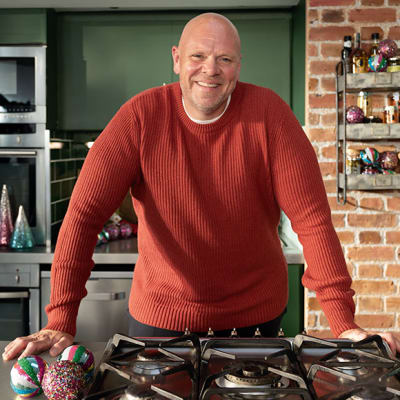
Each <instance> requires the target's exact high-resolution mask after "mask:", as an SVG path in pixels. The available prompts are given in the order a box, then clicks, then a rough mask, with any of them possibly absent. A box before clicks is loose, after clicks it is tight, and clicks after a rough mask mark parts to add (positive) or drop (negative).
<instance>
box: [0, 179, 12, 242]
mask: <svg viewBox="0 0 400 400" xmlns="http://www.w3.org/2000/svg"><path fill="white" fill-rule="evenodd" d="M12 232H13V223H12V218H11V206H10V198H9V197H8V190H7V186H6V185H3V188H2V190H1V200H0V246H8V245H9V244H10V238H11V234H12Z"/></svg>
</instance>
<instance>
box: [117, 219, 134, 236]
mask: <svg viewBox="0 0 400 400" xmlns="http://www.w3.org/2000/svg"><path fill="white" fill-rule="evenodd" d="M119 229H120V236H121V237H122V238H124V239H125V238H128V237H130V236H131V235H132V227H131V225H130V224H129V223H128V222H121V225H120V226H119Z"/></svg>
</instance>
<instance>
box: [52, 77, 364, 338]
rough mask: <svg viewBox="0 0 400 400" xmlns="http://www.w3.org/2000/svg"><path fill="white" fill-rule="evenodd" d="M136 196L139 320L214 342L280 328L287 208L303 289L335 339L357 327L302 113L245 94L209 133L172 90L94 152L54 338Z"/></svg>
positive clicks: (265, 92)
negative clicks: (245, 331)
mask: <svg viewBox="0 0 400 400" xmlns="http://www.w3.org/2000/svg"><path fill="white" fill-rule="evenodd" d="M129 188H130V190H131V194H132V198H133V205H134V208H135V211H136V213H137V216H138V220H139V230H138V249H139V259H138V262H137V264H136V266H135V269H134V274H133V283H132V290H131V294H130V300H129V309H130V312H131V314H132V316H133V317H134V318H136V319H137V320H138V321H140V322H142V323H145V324H148V325H152V326H156V327H160V328H164V329H172V330H184V329H185V328H186V327H187V328H189V329H190V330H191V331H205V330H207V329H208V327H210V326H211V327H212V328H213V329H215V330H220V329H229V328H233V327H236V328H239V327H243V326H249V325H256V324H258V323H262V322H265V321H269V320H271V319H273V318H275V317H277V316H278V315H279V314H280V313H282V311H283V310H284V308H285V306H286V303H287V298H288V276H287V264H286V261H285V257H284V255H283V252H282V249H281V246H280V242H279V237H278V235H277V226H278V223H279V217H280V209H283V210H284V212H285V213H286V214H287V216H288V217H289V218H290V220H291V222H292V226H293V229H294V230H295V231H296V232H297V233H298V235H299V239H300V241H301V243H302V245H303V248H304V256H305V259H306V261H307V264H308V268H307V269H306V272H305V274H304V276H303V280H302V281H303V284H304V285H305V286H307V287H308V288H310V289H312V290H314V291H316V293H317V296H318V299H319V301H320V303H321V306H322V308H323V310H324V312H325V314H326V316H327V318H328V320H329V323H330V326H331V329H332V331H333V333H334V334H336V335H337V334H339V333H341V332H342V331H343V330H346V329H352V328H356V327H357V325H356V324H355V323H354V302H353V300H352V296H353V294H354V292H353V291H352V290H351V289H350V284H351V279H350V277H349V275H348V272H347V268H346V264H345V260H344V257H343V253H342V249H341V246H340V243H339V241H338V238H337V235H336V233H335V231H334V228H333V226H332V222H331V214H330V209H329V206H328V202H327V198H326V194H325V189H324V185H323V182H322V179H321V174H320V170H319V166H318V163H317V159H316V157H315V154H314V150H313V148H312V146H311V144H310V142H309V141H308V139H307V138H306V136H305V134H304V132H303V130H302V128H301V126H300V125H299V123H298V122H297V120H296V118H295V117H294V115H293V113H292V112H291V110H290V108H289V107H288V106H287V105H286V104H285V103H284V102H283V101H282V100H281V99H280V98H279V96H277V95H276V94H275V93H273V92H272V91H271V90H269V89H265V88H260V87H257V86H254V85H250V84H245V83H238V84H237V86H236V89H235V90H234V92H233V93H232V97H231V103H230V105H229V107H228V108H227V110H226V112H225V113H224V114H223V116H222V117H221V118H220V119H219V120H217V121H216V122H214V123H211V124H205V125H203V124H197V123H195V122H193V121H191V120H190V119H189V118H188V116H187V115H186V113H185V111H184V109H183V106H182V94H181V90H180V86H179V84H178V83H174V84H170V85H166V86H163V87H158V88H154V89H150V90H147V91H145V92H143V93H141V94H139V95H137V96H135V97H133V98H132V99H130V100H129V101H128V102H126V103H125V104H124V105H123V106H122V107H121V109H120V110H119V111H118V112H117V114H116V115H115V116H114V118H113V119H112V120H111V122H110V123H109V124H108V125H107V127H106V128H105V129H104V131H103V132H102V133H101V135H100V136H99V138H98V139H97V140H96V142H95V144H94V145H93V147H92V149H91V150H90V151H89V154H88V156H87V158H86V161H85V163H84V166H83V168H82V171H81V173H80V176H79V179H78V181H77V183H76V186H75V189H74V192H73V194H72V198H71V201H70V205H69V208H68V212H67V214H66V216H65V218H64V222H63V225H62V228H61V230H60V234H59V239H58V243H57V246H56V251H55V256H54V262H53V266H52V270H51V282H52V283H51V287H52V291H51V299H50V300H51V301H50V305H48V306H47V308H46V311H47V314H48V320H49V322H48V325H47V328H49V329H56V330H61V331H65V332H69V333H71V334H72V335H74V334H75V331H76V315H77V312H78V307H79V303H80V301H81V299H82V298H83V297H84V296H85V295H86V290H85V283H86V280H87V278H88V277H89V275H90V270H91V268H92V266H93V262H92V260H91V257H92V254H93V249H94V247H95V243H96V239H97V233H98V232H100V231H101V229H102V227H103V224H104V223H105V222H106V221H107V219H108V218H109V216H110V215H111V214H112V212H114V211H115V209H116V208H117V207H118V206H119V204H120V203H121V201H122V199H123V198H124V196H125V194H126V193H127V191H128V190H129ZM104 323H106V321H104Z"/></svg>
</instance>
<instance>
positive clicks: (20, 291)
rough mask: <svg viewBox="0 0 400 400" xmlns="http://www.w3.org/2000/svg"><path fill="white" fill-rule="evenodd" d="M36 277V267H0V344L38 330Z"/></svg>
mask: <svg viewBox="0 0 400 400" xmlns="http://www.w3.org/2000/svg"><path fill="white" fill-rule="evenodd" d="M0 254H1V253H0ZM39 276H40V269H39V264H1V269H0V340H13V339H15V338H16V337H19V336H26V335H29V334H30V333H34V332H37V331H38V330H39V326H40V289H39Z"/></svg>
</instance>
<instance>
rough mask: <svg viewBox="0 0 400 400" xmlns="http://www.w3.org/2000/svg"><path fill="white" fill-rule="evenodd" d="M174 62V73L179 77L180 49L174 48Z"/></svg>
mask: <svg viewBox="0 0 400 400" xmlns="http://www.w3.org/2000/svg"><path fill="white" fill-rule="evenodd" d="M172 60H173V62H174V72H175V74H177V75H179V72H180V65H179V48H178V47H177V46H172Z"/></svg>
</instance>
